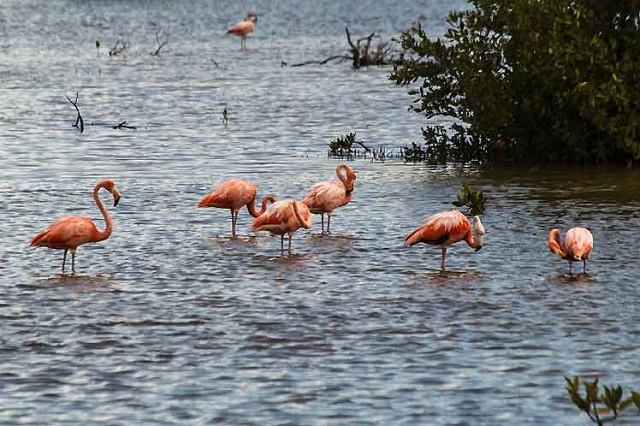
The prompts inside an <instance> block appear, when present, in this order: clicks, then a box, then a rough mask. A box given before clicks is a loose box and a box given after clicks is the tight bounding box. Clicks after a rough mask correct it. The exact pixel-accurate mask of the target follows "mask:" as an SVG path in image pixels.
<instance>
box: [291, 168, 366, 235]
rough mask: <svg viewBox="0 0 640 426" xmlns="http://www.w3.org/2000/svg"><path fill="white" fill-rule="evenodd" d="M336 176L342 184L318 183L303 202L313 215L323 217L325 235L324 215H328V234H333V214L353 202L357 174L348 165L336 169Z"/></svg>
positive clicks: (331, 182)
mask: <svg viewBox="0 0 640 426" xmlns="http://www.w3.org/2000/svg"><path fill="white" fill-rule="evenodd" d="M336 175H337V176H338V179H340V182H336V181H329V182H320V183H316V184H315V185H313V187H311V190H310V191H309V193H308V194H307V196H306V197H305V198H304V199H303V200H302V202H303V203H304V204H306V205H307V206H308V207H309V210H310V211H311V213H314V214H320V215H322V232H323V233H324V214H325V213H326V214H327V233H330V232H331V213H333V211H334V210H335V209H337V208H338V207H340V206H344V205H345V204H348V203H349V201H351V194H352V193H353V184H354V182H355V180H356V174H355V173H354V172H353V170H351V167H349V166H347V165H346V164H339V165H338V167H336Z"/></svg>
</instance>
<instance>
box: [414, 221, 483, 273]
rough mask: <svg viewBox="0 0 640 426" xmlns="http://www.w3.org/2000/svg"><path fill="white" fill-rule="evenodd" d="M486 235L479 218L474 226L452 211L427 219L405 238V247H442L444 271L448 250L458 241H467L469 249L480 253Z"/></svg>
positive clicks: (441, 266)
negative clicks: (423, 245)
mask: <svg viewBox="0 0 640 426" xmlns="http://www.w3.org/2000/svg"><path fill="white" fill-rule="evenodd" d="M484 235H485V231H484V227H483V226H482V223H481V222H480V218H479V217H478V216H474V218H473V226H472V225H471V223H470V222H469V219H467V217H466V216H465V215H464V214H462V213H461V212H459V211H458V210H451V211H447V212H441V213H436V214H434V215H432V216H430V217H429V218H427V220H426V221H425V222H424V223H423V224H422V225H420V226H419V227H417V228H416V229H414V230H413V231H411V232H410V233H409V234H408V235H407V236H406V237H405V239H404V245H405V246H412V245H414V244H418V243H424V244H429V245H434V246H440V247H441V248H442V261H441V265H440V269H441V270H442V271H444V270H445V266H444V265H445V258H446V255H447V248H449V247H450V246H452V245H453V244H455V243H457V242H458V241H465V242H466V243H467V245H468V246H469V247H472V248H474V249H475V250H476V251H478V250H480V249H481V248H482V246H483V244H484Z"/></svg>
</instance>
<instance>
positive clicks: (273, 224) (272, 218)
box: [251, 200, 295, 234]
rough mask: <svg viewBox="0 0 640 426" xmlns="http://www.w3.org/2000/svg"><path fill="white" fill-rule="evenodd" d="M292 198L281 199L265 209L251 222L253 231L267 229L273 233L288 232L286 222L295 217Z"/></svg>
mask: <svg viewBox="0 0 640 426" xmlns="http://www.w3.org/2000/svg"><path fill="white" fill-rule="evenodd" d="M292 202H293V201H292V200H281V201H276V202H275V203H273V204H271V205H270V206H269V207H268V208H267V210H266V211H265V212H264V213H263V214H261V215H260V216H258V217H257V218H255V219H254V220H253V221H252V222H251V227H252V228H253V229H254V230H255V231H269V232H273V233H275V234H281V233H286V232H290V231H289V230H288V228H289V227H288V222H289V221H290V219H291V217H293V218H294V219H295V215H294V213H293V208H292V205H291V203H292Z"/></svg>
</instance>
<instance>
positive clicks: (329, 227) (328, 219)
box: [327, 213, 331, 234]
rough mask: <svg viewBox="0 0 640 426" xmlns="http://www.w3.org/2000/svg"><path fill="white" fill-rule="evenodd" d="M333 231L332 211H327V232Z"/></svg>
mask: <svg viewBox="0 0 640 426" xmlns="http://www.w3.org/2000/svg"><path fill="white" fill-rule="evenodd" d="M330 233H331V213H327V234H330Z"/></svg>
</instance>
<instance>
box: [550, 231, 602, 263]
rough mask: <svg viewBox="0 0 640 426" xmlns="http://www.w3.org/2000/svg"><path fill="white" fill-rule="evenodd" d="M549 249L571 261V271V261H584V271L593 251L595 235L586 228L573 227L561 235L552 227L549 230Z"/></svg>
mask: <svg viewBox="0 0 640 426" xmlns="http://www.w3.org/2000/svg"><path fill="white" fill-rule="evenodd" d="M549 250H550V251H551V252H552V253H555V254H557V255H558V256H559V257H560V258H561V259H566V260H568V261H569V273H571V263H572V262H577V261H580V260H581V261H582V273H586V272H587V260H589V255H590V254H591V252H592V251H593V235H591V232H589V230H588V229H586V228H579V227H576V228H571V229H569V230H568V231H567V233H566V234H564V238H561V237H560V231H559V230H557V229H552V230H551V232H549Z"/></svg>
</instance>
